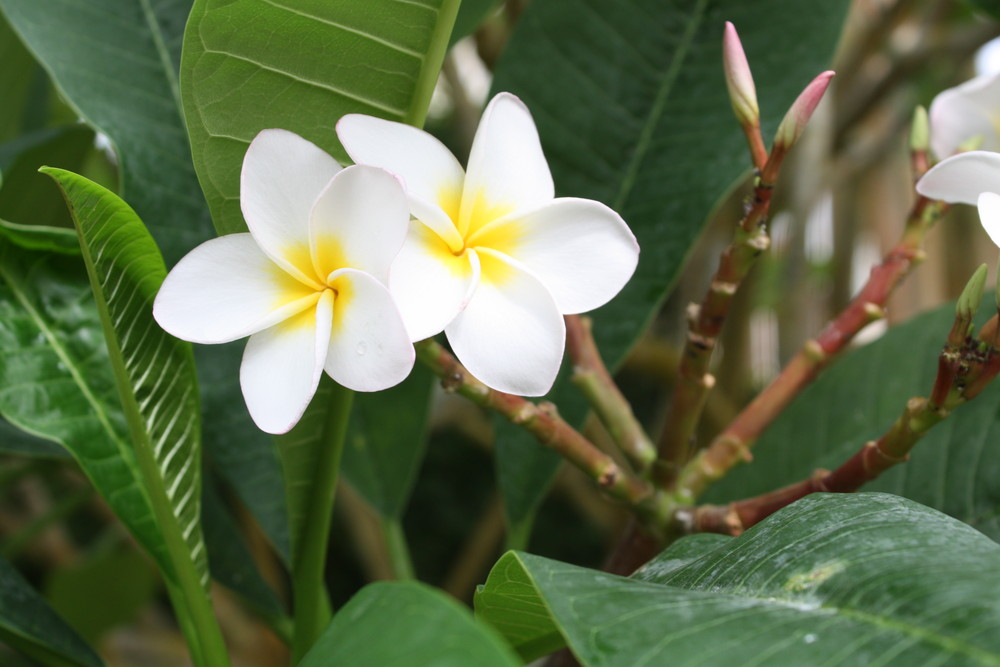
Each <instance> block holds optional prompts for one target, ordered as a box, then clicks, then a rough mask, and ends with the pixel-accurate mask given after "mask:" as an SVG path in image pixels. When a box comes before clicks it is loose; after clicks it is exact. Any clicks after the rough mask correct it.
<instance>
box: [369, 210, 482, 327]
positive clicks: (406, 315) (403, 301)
mask: <svg viewBox="0 0 1000 667" xmlns="http://www.w3.org/2000/svg"><path fill="white" fill-rule="evenodd" d="M478 282H479V258H478V257H477V256H476V253H475V252H473V251H466V253H465V254H464V255H462V256H455V255H454V254H452V252H451V251H450V250H449V249H448V246H447V245H445V243H444V241H442V240H441V239H440V238H439V237H438V236H437V234H435V233H434V232H432V231H431V230H430V229H428V228H427V227H426V226H424V225H423V224H422V223H420V222H417V221H413V222H411V223H410V231H409V234H408V235H407V237H406V242H405V243H404V244H403V249H402V250H400V252H399V255H398V256H397V257H396V261H395V262H393V264H392V269H391V270H390V271H389V291H390V292H391V293H392V296H393V298H394V299H395V300H396V304H397V305H398V306H399V312H400V314H401V315H402V317H403V322H405V323H406V329H407V331H409V333H410V340H414V341H417V340H423V339H424V338H430V337H431V336H433V335H434V334H437V333H440V332H441V331H443V330H444V328H445V327H446V326H448V323H449V322H451V321H452V320H453V319H455V316H456V315H458V313H459V312H461V310H462V309H463V308H464V307H465V304H466V303H468V300H469V297H470V296H471V295H472V291H473V290H474V289H475V287H476V284H478Z"/></svg>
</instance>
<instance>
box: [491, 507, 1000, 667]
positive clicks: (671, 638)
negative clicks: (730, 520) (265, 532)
mask: <svg viewBox="0 0 1000 667" xmlns="http://www.w3.org/2000/svg"><path fill="white" fill-rule="evenodd" d="M714 542H715V545H716V546H715V548H712V546H713V545H712V542H705V541H701V542H699V543H698V544H696V545H695V546H694V547H693V548H692V547H690V546H688V545H684V546H683V547H682V552H681V555H680V558H679V560H682V561H685V563H684V564H681V566H680V567H666V568H663V570H662V571H659V572H658V571H656V569H655V568H654V569H652V571H647V572H645V573H644V574H640V577H644V578H645V579H646V580H643V579H642V578H635V579H625V578H622V577H616V576H612V575H608V574H605V573H603V572H597V571H594V570H588V569H585V568H580V567H576V566H573V565H567V564H565V563H559V562H556V561H551V560H548V559H544V558H540V557H538V556H532V555H529V554H522V553H517V552H511V553H508V554H507V555H506V556H504V557H503V558H502V559H501V561H500V562H499V563H498V564H497V565H496V566H495V567H494V569H493V572H492V573H491V574H490V577H489V579H488V580H487V583H486V586H485V588H484V589H483V590H482V591H481V592H480V593H479V594H478V596H477V600H476V608H477V614H479V615H480V616H482V617H485V618H486V619H487V620H490V621H491V622H495V623H496V625H497V627H498V629H500V630H501V632H502V633H503V634H504V635H505V636H507V637H508V639H510V640H513V641H515V642H517V641H518V638H520V637H523V636H524V635H525V634H526V632H525V627H528V628H535V629H536V631H537V632H538V633H542V632H547V633H549V635H551V633H552V631H553V630H554V631H555V632H557V633H558V635H559V636H561V637H562V638H563V639H564V640H565V641H566V643H567V644H568V645H569V646H570V647H571V649H572V651H573V653H574V654H575V655H576V656H577V658H578V659H579V660H580V662H581V663H582V664H583V665H585V666H587V667H594V666H597V665H648V664H677V665H721V664H785V665H803V664H809V665H811V664H837V665H870V664H898V665H913V664H992V665H996V664H1000V546H998V545H997V544H995V543H994V542H992V541H990V540H989V539H988V538H986V537H985V536H984V535H982V534H980V533H977V532H976V531H975V530H973V529H971V528H969V527H968V526H966V525H965V524H963V523H960V522H958V521H955V520H954V519H951V518H949V517H947V516H945V515H943V514H940V513H938V512H936V511H934V510H931V509H928V508H926V507H923V506H921V505H917V504H916V503H913V502H911V501H908V500H905V499H903V498H899V497H896V496H889V495H882V494H844V495H816V496H811V497H809V498H806V499H804V500H802V501H800V502H798V503H796V504H794V505H792V506H790V507H788V508H785V509H784V510H782V511H781V512H779V513H778V514H775V515H774V516H772V517H770V518H769V519H768V520H766V521H764V522H762V523H761V524H759V525H758V526H756V527H754V528H753V529H751V530H749V531H747V532H746V533H744V534H743V535H742V536H740V537H738V538H733V539H731V540H726V539H722V540H715V541H714ZM703 550H704V551H703ZM692 551H693V552H694V554H692ZM699 552H702V555H700V556H698V555H697V554H698V553H699ZM692 555H694V558H693V559H692V558H691V557H692ZM676 556H677V554H676V553H673V554H672V553H671V550H668V551H667V552H666V553H664V554H663V556H661V558H663V559H665V560H667V561H669V560H671V559H674V558H675V557H676ZM529 606H530V609H531V610H532V611H531V613H524V612H521V611H518V610H525V609H527V608H528V607H529Z"/></svg>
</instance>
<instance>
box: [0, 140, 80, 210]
mask: <svg viewBox="0 0 1000 667" xmlns="http://www.w3.org/2000/svg"><path fill="white" fill-rule="evenodd" d="M93 150H94V132H93V131H92V130H90V129H89V128H87V127H85V126H83V125H70V126H67V127H50V128H46V129H43V130H36V131H34V132H31V133H28V134H24V135H21V136H19V137H18V138H17V139H14V140H12V141H8V142H7V143H5V144H3V145H0V174H2V176H3V188H0V218H3V219H5V220H10V221H13V222H15V223H22V224H27V225H48V226H57V227H67V228H72V227H73V222H72V221H71V220H70V218H69V215H68V214H67V213H66V206H65V204H63V202H62V201H60V199H59V197H57V196H53V195H54V193H53V190H52V183H51V182H49V179H48V178H46V177H45V176H44V175H42V174H39V173H38V168H39V167H40V166H42V165H43V164H47V165H51V166H54V167H61V168H63V169H70V170H74V171H79V170H80V168H81V166H82V165H83V161H84V159H85V158H86V157H87V156H88V155H89V154H90V153H91V152H92V151H93Z"/></svg>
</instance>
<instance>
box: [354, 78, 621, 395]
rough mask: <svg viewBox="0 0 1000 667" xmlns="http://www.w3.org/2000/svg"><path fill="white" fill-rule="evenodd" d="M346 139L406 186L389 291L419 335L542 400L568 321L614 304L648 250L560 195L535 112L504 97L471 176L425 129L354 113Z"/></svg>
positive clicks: (603, 214) (484, 128)
mask: <svg viewBox="0 0 1000 667" xmlns="http://www.w3.org/2000/svg"><path fill="white" fill-rule="evenodd" d="M337 134H338V135H339V137H340V140H341V143H343V145H344V147H345V148H346V149H347V152H348V153H349V154H350V156H351V158H353V159H354V161H355V162H357V163H358V164H369V165H375V166H378V167H382V168H384V169H386V170H388V171H390V172H392V173H394V174H396V175H397V176H399V177H400V178H401V179H402V181H403V183H404V185H405V186H406V189H407V194H408V197H409V204H410V213H411V214H412V215H413V217H414V218H415V220H414V221H413V222H411V223H410V228H409V233H408V235H407V239H406V243H405V244H404V245H403V249H402V250H401V251H400V254H399V257H398V258H397V259H396V262H395V263H394V264H393V270H392V275H391V276H390V279H389V290H390V291H391V292H392V295H393V297H394V298H395V299H396V302H397V304H398V305H399V309H400V312H401V313H402V315H403V320H404V322H405V323H406V327H407V330H408V331H409V333H410V337H411V338H412V340H421V339H423V338H428V337H430V336H433V335H434V334H437V333H439V332H441V331H442V330H443V331H444V332H445V333H446V335H447V337H448V341H449V342H450V343H451V347H452V349H453V350H454V352H455V354H456V356H457V357H458V358H459V360H461V361H462V363H463V364H465V366H466V367H467V368H468V369H469V371H470V372H471V373H472V374H473V375H475V376H476V377H477V378H479V379H480V380H481V381H482V382H484V383H485V384H487V385H489V386H491V387H493V388H495V389H498V390H500V391H505V392H509V393H514V394H520V395H523V396H540V395H542V394H544V393H546V392H547V391H548V390H549V389H550V388H551V387H552V383H553V382H554V381H555V376H556V373H557V372H558V370H559V365H560V363H561V362H562V355H563V348H564V345H565V323H564V322H563V319H562V315H563V314H571V313H581V312H584V311H588V310H592V309H594V308H597V307H598V306H601V305H603V304H605V303H606V302H608V301H609V300H610V299H611V298H612V297H613V296H614V295H615V294H617V293H618V292H619V291H620V290H621V288H622V287H623V286H624V285H625V283H626V282H627V281H628V279H629V278H630V277H631V276H632V273H633V272H634V271H635V267H636V263H637V261H638V254H639V246H638V244H637V243H636V240H635V237H634V236H633V235H632V232H631V231H629V228H628V226H627V225H626V224H625V222H624V221H623V220H622V219H621V217H620V216H619V215H618V214H617V213H615V212H614V211H612V210H611V209H610V208H608V207H607V206H605V205H604V204H601V203H599V202H596V201H592V200H589V199H576V198H570V197H565V198H555V189H554V186H553V183H552V175H551V173H550V172H549V166H548V163H547V162H546V160H545V156H544V155H543V154H542V147H541V143H540V141H539V138H538V131H537V130H536V129H535V123H534V121H533V120H532V118H531V114H530V113H529V112H528V109H527V108H526V107H525V106H524V104H523V103H522V102H521V101H520V100H519V99H518V98H516V97H514V96H513V95H510V94H508V93H501V94H500V95H497V96H496V97H494V98H493V100H492V101H491V102H490V104H489V105H488V106H487V108H486V111H485V112H484V113H483V118H482V120H481V121H480V124H479V129H478V130H477V132H476V137H475V139H474V141H473V145H472V151H471V154H470V156H469V166H468V171H464V170H463V169H462V167H461V165H460V164H459V163H458V160H456V159H455V157H454V156H453V155H452V154H451V152H450V151H448V149H447V148H445V147H444V145H443V144H442V143H441V142H439V141H438V140H437V139H435V138H434V137H432V136H431V135H429V134H427V133H426V132H424V131H422V130H418V129H416V128H413V127H410V126H408V125H403V124H401V123H394V122H391V121H387V120H381V119H378V118H373V117H370V116H363V115H357V114H352V115H348V116H345V117H344V118H342V119H341V120H340V122H339V123H338V124H337Z"/></svg>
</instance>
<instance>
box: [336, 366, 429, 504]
mask: <svg viewBox="0 0 1000 667" xmlns="http://www.w3.org/2000/svg"><path fill="white" fill-rule="evenodd" d="M433 387H434V378H433V376H432V375H431V373H430V371H429V370H427V369H426V368H424V367H422V366H418V367H416V368H414V369H413V373H412V374H411V375H410V377H408V378H407V379H406V380H405V381H403V382H402V383H401V384H399V385H396V386H395V387H392V388H391V389H386V390H385V391H379V392H374V393H371V394H358V395H357V396H356V397H355V406H354V412H353V413H352V414H351V430H350V431H348V434H347V443H346V447H345V448H344V455H343V456H344V458H343V462H342V466H343V472H344V477H345V478H346V479H347V481H349V482H350V483H351V485H352V486H354V488H355V489H357V491H358V492H359V493H360V494H361V495H362V496H363V497H364V498H365V500H367V501H368V502H369V503H371V505H372V507H374V508H375V509H376V510H378V512H379V514H381V515H382V516H383V517H386V518H397V519H398V518H400V517H401V516H402V513H403V510H404V509H405V507H406V501H407V500H408V499H409V497H410V491H411V490H412V489H413V482H414V478H415V477H416V474H417V471H418V469H419V467H420V463H421V461H423V457H424V448H425V446H426V444H427V416H428V412H429V409H430V401H431V390H432V389H433ZM397 406H407V408H411V406H412V408H411V409H404V410H400V411H398V412H397V411H395V408H396V407H397ZM388 415H392V417H391V418H388V417H387V416H388Z"/></svg>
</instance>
